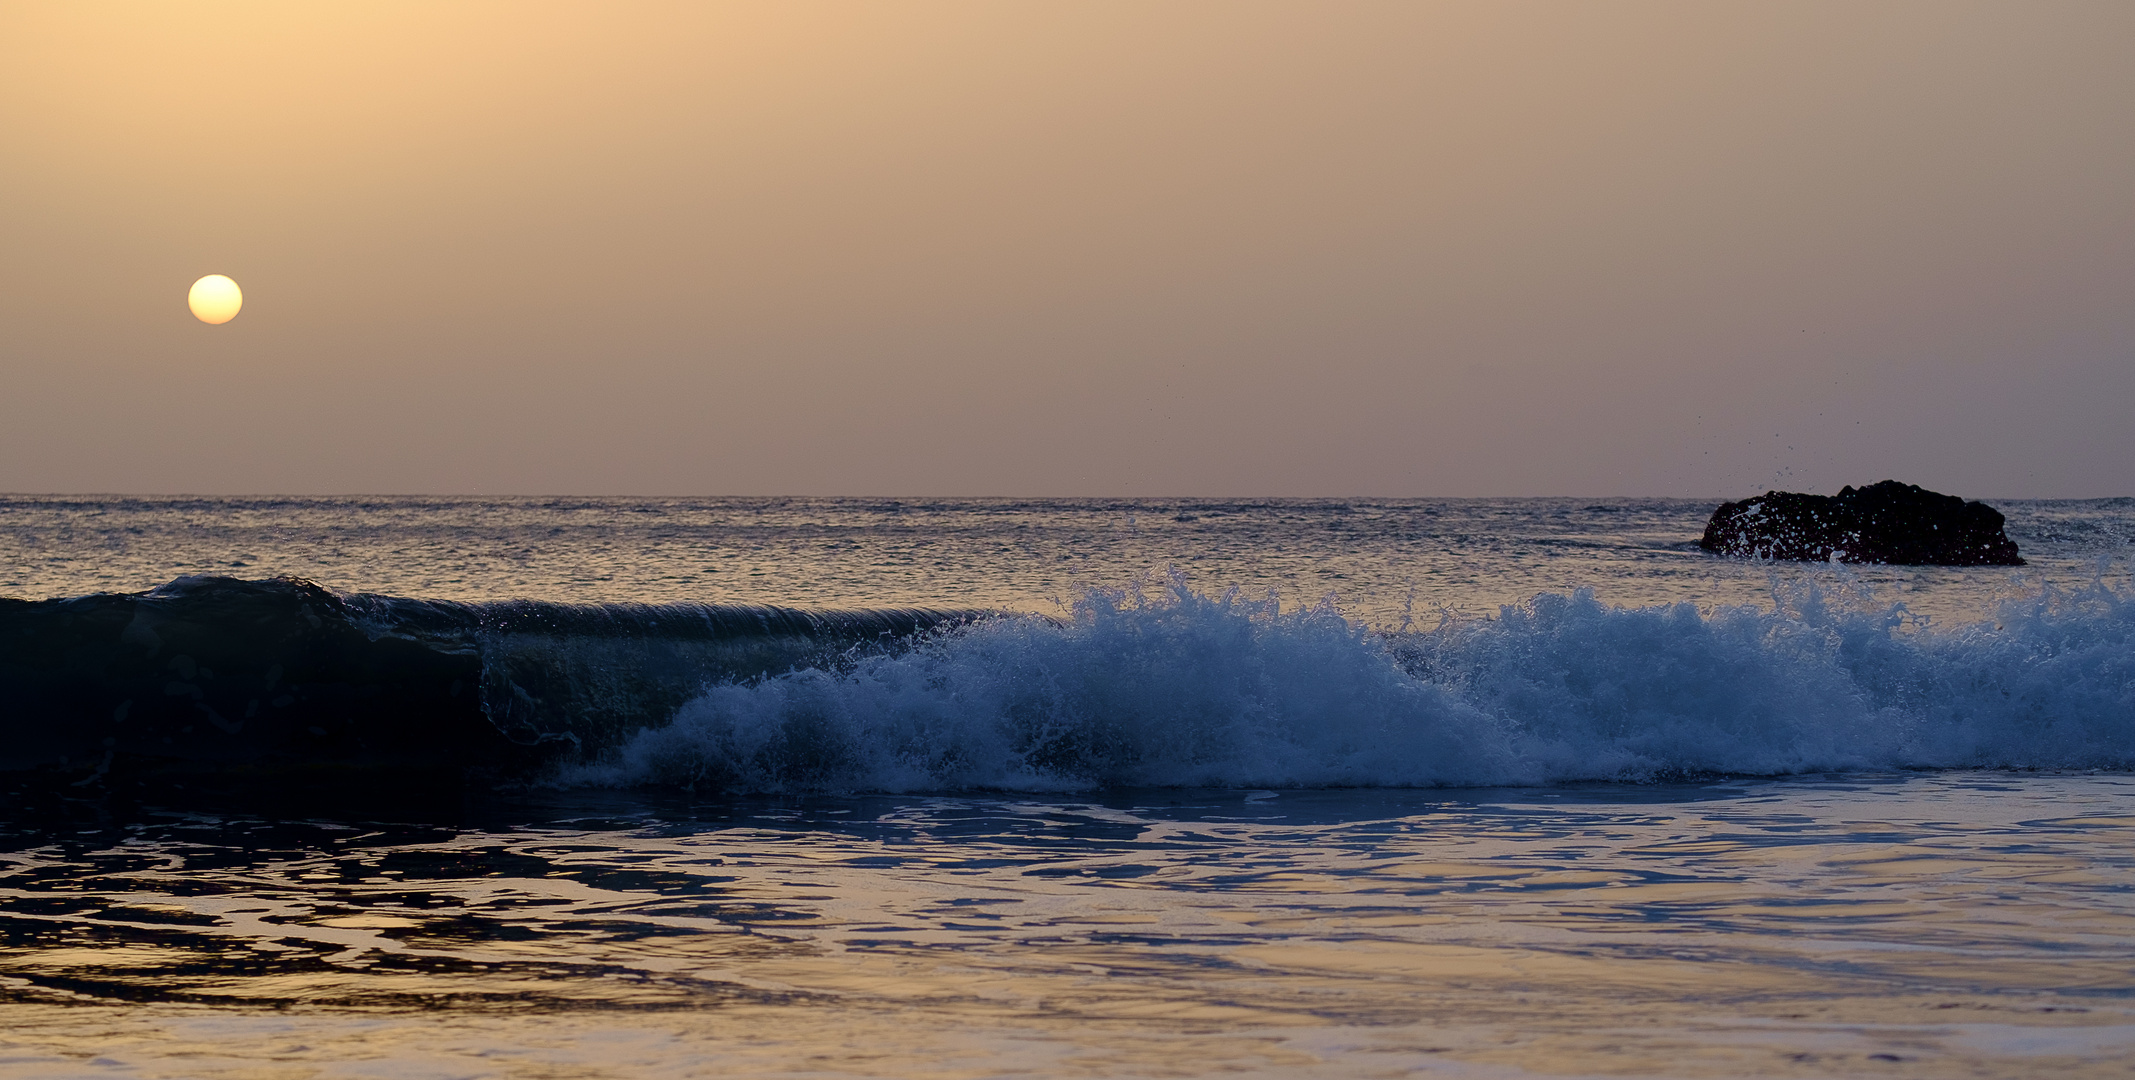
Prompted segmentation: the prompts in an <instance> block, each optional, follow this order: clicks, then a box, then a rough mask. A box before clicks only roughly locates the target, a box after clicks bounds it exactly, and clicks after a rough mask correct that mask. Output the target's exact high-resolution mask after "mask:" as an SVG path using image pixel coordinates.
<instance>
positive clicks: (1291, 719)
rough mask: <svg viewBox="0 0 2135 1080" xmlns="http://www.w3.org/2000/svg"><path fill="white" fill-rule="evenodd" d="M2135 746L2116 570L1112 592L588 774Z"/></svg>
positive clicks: (732, 704)
mask: <svg viewBox="0 0 2135 1080" xmlns="http://www.w3.org/2000/svg"><path fill="white" fill-rule="evenodd" d="M2131 764H2135V602H2131V600H2130V598H2129V596H2128V595H2127V594H2126V593H2124V592H2122V591H2118V590H2116V589H2114V588H2111V587H2109V586H2107V585H2105V584H2103V583H2097V584H2093V585H2091V586H2089V587H2087V588H2083V589H2081V590H2078V591H2075V592H2070V593H2060V592H2047V593H2042V594H2040V595H2037V596H2034V597H2032V598H2030V599H2028V600H2026V601H2024V602H2011V603H2009V604H2006V605H2004V606H2003V608H2002V610H2001V611H2000V613H1999V617H1998V621H1996V622H1994V623H1986V622H1980V623H1972V624H1964V625H1960V626H1957V627H1954V628H1950V629H1937V628H1934V627H1921V626H1917V625H1911V624H1909V623H1908V621H1907V619H1906V618H1905V613H1904V611H1903V610H1902V609H1891V608H1885V609H1880V610H1865V611H1864V610H1861V609H1859V608H1856V607H1851V606H1846V605H1841V604H1835V603H1833V602H1832V601H1831V600H1830V598H1829V597H1828V596H1827V594H1826V593H1825V592H1824V591H1823V590H1822V589H1821V588H1818V587H1816V586H1815V585H1814V584H1813V583H1812V584H1811V585H1809V586H1807V587H1804V588H1802V589H1800V590H1797V591H1796V592H1795V593H1794V594H1792V595H1787V596H1782V597H1780V598H1779V602H1778V603H1777V604H1776V605H1775V606H1773V607H1768V608H1763V609H1757V608H1723V609H1720V610H1717V611H1711V612H1703V611H1700V610H1699V609H1697V608H1696V607H1694V606H1692V605H1689V604H1679V605H1672V606H1665V607H1653V608H1639V609H1627V608H1619V607H1610V606H1607V605H1604V604H1602V603H1600V602H1599V601H1597V600H1596V599H1595V598H1594V596H1593V595H1592V594H1591V593H1589V592H1577V593H1573V594H1571V595H1559V594H1545V595H1542V596H1539V597H1536V598H1535V599H1534V600H1532V601H1530V602H1529V603H1527V604H1524V605H1520V606H1517V607H1508V608H1506V609H1504V610H1503V611H1502V612H1501V613H1500V615H1499V616H1497V617H1496V618H1492V619H1480V620H1447V621H1446V622H1445V623H1443V624H1442V625H1440V626H1438V627H1436V628H1434V629H1429V630H1424V631H1419V632H1393V633H1387V632H1375V631H1372V630H1370V629H1368V628H1366V627H1364V626H1362V625H1359V624H1357V623H1354V622H1351V621H1349V620H1347V619H1345V618H1343V617H1342V616H1341V615H1340V614H1339V613H1338V612H1336V611H1334V610H1332V609H1331V608H1327V607H1315V608H1308V609H1304V610H1290V611H1284V610H1282V609H1281V608H1280V605H1279V604H1278V603H1277V602H1275V601H1274V600H1272V599H1270V600H1261V601H1256V600H1248V599H1244V598H1241V597H1239V596H1238V595H1236V594H1235V593H1233V594H1229V595H1225V596H1219V597H1211V596H1208V595H1205V594H1202V593H1198V592H1195V591H1194V590H1193V589H1191V588H1190V587H1189V586H1188V585H1187V584H1186V583H1185V582H1184V581H1183V580H1179V579H1174V581H1173V582H1172V583H1171V584H1170V586H1169V587H1168V588H1165V589H1163V590H1161V591H1158V592H1152V593H1146V594H1145V593H1143V592H1142V591H1140V590H1135V591H1133V592H1131V593H1130V592H1126V591H1114V592H1102V591H1097V592H1091V593H1089V594H1088V595H1086V597H1085V598H1084V599H1083V600H1082V602H1080V603H1079V604H1078V605H1077V606H1076V607H1075V609H1074V611H1073V614H1072V615H1071V617H1070V618H1068V619H1066V620H1064V621H1054V620H1049V619H1036V618H1002V619H994V620H989V621H985V622H982V623H980V624H977V625H972V626H964V627H958V628H955V629H952V630H947V631H944V632H941V633H939V634H936V635H934V636H932V637H931V638H929V639H927V640H925V641H923V642H922V643H921V644H920V645H919V646H917V647H916V648H913V649H911V650H908V651H904V652H900V653H897V654H895V655H883V656H870V657H865V658H861V659H860V660H858V661H857V662H855V663H853V664H852V665H850V666H847V667H841V668H836V669H821V668H811V669H806V670H799V671H793V672H788V673H784V674H780V675H776V676H772V677H767V678H762V679H754V680H747V681H739V682H730V683H727V684H724V685H720V686H715V687H713V688H711V689H709V690H707V691H706V692H705V693H704V694H703V695H701V696H699V697H698V698H696V699H695V700H693V701H691V702H690V703H688V704H687V705H684V706H683V707H682V708H681V709H680V710H679V712H678V713H677V714H676V716H675V718H674V720H673V721H672V722H671V723H668V724H666V725H665V726H661V727H657V728H654V729H649V730H647V731H645V732H643V733H641V734H639V735H638V736H637V737H636V738H634V739H633V740H631V741H630V742H629V743H628V744H627V745H625V746H624V747H623V749H622V751H621V753H620V755H619V758H618V759H617V760H615V761H611V762H604V763H602V764H600V765H597V766H593V767H590V768H580V769H576V770H573V771H571V772H569V773H567V774H566V776H567V778H568V779H570V780H574V781H577V782H595V783H599V782H606V783H612V784H633V783H648V782H649V783H658V784H666V785H681V786H689V787H694V788H700V789H703V790H708V791H751V792H775V791H791V790H839V789H845V790H888V791H924V790H943V789H958V788H995V789H999V788H1010V789H1026V790H1040V791H1042V790H1061V789H1073V788H1087V787H1102V786H1117V785H1130V786H1155V785H1178V786H1202V785H1232V786H1277V787H1282V786H1288V787H1324V786H1365V787H1370V786H1432V785H1458V786H1475V785H1489V784H1532V783H1546V782H1564V781H1576V780H1652V779H1656V778H1666V777H1671V776H1690V775H1702V774H1730V773H1733V774H1753V775H1774V774H1785V773H1800V772H1817V771H1828V770H1834V769H1891V768H1957V767H1981V766H1992V767H2001V768H2017V769H2068V768H2126V767H2128V766H2129V765H2131Z"/></svg>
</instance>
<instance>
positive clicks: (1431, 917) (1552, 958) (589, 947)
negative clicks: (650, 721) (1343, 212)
mask: <svg viewBox="0 0 2135 1080" xmlns="http://www.w3.org/2000/svg"><path fill="white" fill-rule="evenodd" d="M2130 795H2135V781H2131V780H2130V779H2129V778H2128V777H2124V776H2027V777H2011V776H1989V775H1978V774H1975V775H1940V776H1915V777H1909V778H1906V777H1889V778H1868V779H1861V778H1855V779H1853V780H1844V781H1824V782H1816V781H1796V782H1789V783H1769V784H1756V785H1750V786H1745V787H1734V788H1727V787H1707V788H1679V789H1637V788H1616V789H1599V788H1597V789H1585V790H1578V791H1519V792H1467V793H1457V794H1447V793H1430V792H1408V793H1399V792H1346V793H1344V792H1327V793H1315V792H1290V793H1284V794H1283V795H1281V796H1280V797H1279V798H1277V799H1267V798H1266V797H1265V796H1256V797H1254V798H1253V799H1252V801H1247V800H1246V799H1245V797H1244V794H1243V793H1237V792H1190V793H1141V795H1140V796H1139V798H1134V797H1122V799H1120V800H1105V801H1103V802H1102V803H1093V802H1085V801H1081V800H1063V801H1061V802H1058V803H1044V802H1034V801H1032V800H1030V799H1028V798H1019V799H1014V800H1008V799H985V798H942V799H926V798H903V799H850V800H810V801H807V802H803V803H796V804H787V805H781V804H776V803H763V804H758V805H754V806H751V807H745V808H742V809H741V810H740V811H736V810H735V809H734V808H726V809H724V810H719V811H717V812H716V813H715V814H714V815H712V816H709V817H704V818H698V819H691V818H690V817H689V816H688V815H687V814H683V813H678V812H677V811H676V809H675V808H674V807H665V808H660V807H638V808H635V809H633V810H631V811H630V813H628V814H624V813H619V812H618V810H617V808H616V807H614V806H607V807H603V808H601V809H600V814H601V815H604V816H605V817H606V820H597V821H596V820H588V817H589V816H590V815H584V814H581V815H579V820H575V821H573V820H558V819H557V816H556V815H554V814H552V815H551V817H550V818H549V819H548V820H547V822H546V823H544V824H536V825H520V826H514V827H503V826H499V825H495V824H490V825H485V826H481V827H472V826H461V827H440V826H393V827H386V826H379V827H371V826H365V827H362V828H350V827H346V826H337V825H330V824H309V825H306V824H281V825H276V824H271V823H267V822H261V821H250V820H244V819H228V820H220V819H204V818H200V817H197V816H174V817H167V818H163V819H160V820H158V821H154V822H148V823H137V824H135V825H132V826H125V827H115V828H104V829H99V830H90V831H88V832H86V833H81V834H75V835H63V834H62V833H60V832H58V831H50V830H48V831H47V832H45V833H41V834H37V835H31V834H28V833H24V834H22V835H21V836H20V837H19V838H18V839H20V840H21V841H22V842H21V843H18V844H17V845H16V846H15V848H14V849H13V850H11V851H9V852H8V853H6V854H4V855H0V865H4V867H5V869H4V871H0V924H4V925H5V927H6V928H7V931H8V936H7V938H6V945H5V948H4V949H0V1000H4V1001H5V1004H6V1016H7V1020H8V1024H7V1028H6V1030H5V1031H4V1032H0V1076H11V1077H12V1076H40V1077H41V1076H51V1075H60V1074H65V1075H83V1076H113V1077H116V1076H132V1077H163V1076H171V1077H176V1076H187V1077H218V1078H221V1077H228V1078H239V1077H243V1078H253V1077H261V1078H266V1077H275V1078H280V1077H291V1078H295V1077H343V1076H346V1077H357V1076H378V1075H392V1076H503V1077H550V1078H560V1077H605V1076H693V1075H704V1076H710V1075H737V1074H738V1075H794V1076H799V1075H817V1076H822V1075H828V1076H842V1075H898V1076H941V1077H961V1076H971V1077H978V1076H1003V1075H1043V1076H1075V1075H1087V1076H1120V1075H1135V1076H1205V1075H1212V1074H1217V1073H1222V1074H1226V1075H1268V1076H1300V1075H1315V1076H1320V1075H1350V1076H1374V1075H1404V1074H1408V1073H1411V1072H1415V1071H1419V1070H1428V1071H1431V1072H1434V1073H1445V1074H1449V1075H1473V1076H1502V1075H1529V1074H1540V1075H1606V1076H1738V1075H1761V1076H1855V1075H1889V1076H1948V1075H1953V1074H1963V1075H1979V1076H2036V1075H2046V1074H2052V1075H2070V1076H2085V1075H2100V1076H2103V1075H2124V1074H2125V1065H2124V1062H2125V1060H2126V1059H2127V1058H2128V1056H2129V1055H2130V1054H2131V1053H2135V1024H2131V1023H2130V1013H2131V1009H2130V1003H2131V996H2135V889H2131V888H2130V886H2131V885H2135V870H2131V867H2135V811H2131V810H2130V805H2131V804H2130V803H2129V802H2128V800H2129V797H2130ZM562 816H564V817H566V818H567V817H569V816H570V815H562Z"/></svg>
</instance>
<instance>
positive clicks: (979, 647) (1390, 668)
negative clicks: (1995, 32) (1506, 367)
mask: <svg viewBox="0 0 2135 1080" xmlns="http://www.w3.org/2000/svg"><path fill="white" fill-rule="evenodd" d="M1716 502H1717V500H1659V499H1477V500H1371V499H1349V500H1198V499H1194V500H1180V499H1164V500H1158V499H1140V500H1135V499H1115V500H1008V499H994V500H917V499H902V500H892V499H801V498H793V499H740V498H736V499H649V498H646V499H625V498H604V499H532V498H476V497H467V498H415V497H410V498H340V499H326V498H286V499H272V498H117V497H73V496H10V497H0V597H13V598H16V599H13V600H0V693H4V694H5V695H6V697H5V701H4V703H0V710H4V711H0V716H4V720H0V735H4V742H0V799H4V800H5V805H6V806H7V808H8V809H7V812H6V813H5V815H4V816H0V927H4V928H5V931H6V936H5V939H4V941H0V1003H4V1007H5V1013H4V1015H5V1017H6V1020H7V1023H6V1024H5V1025H4V1026H0V1077H77V1076H78V1077H99V1078H105V1077H129V1078H132V1077H140V1078H150V1077H218V1078H219V1077H229V1078H239V1077H243V1078H255V1077H259V1078H266V1077H274V1078H280V1077H290V1078H298V1077H304V1078H311V1077H334V1078H341V1077H349V1078H354V1077H423V1078H431V1077H435V1078H440V1080H442V1078H447V1077H453V1078H458V1077H526V1078H535V1077H540V1078H564V1077H573V1078H575V1077H589V1078H590V1077H640V1076H650V1077H670V1076H672V1077H685V1076H776V1077H788V1076H790V1077H856V1076H868V1077H874V1076H886V1077H921V1076H924V1077H996V1076H1047V1077H1050V1076H1080V1075H1088V1076H1106V1077H1116V1076H1132V1077H1140V1076H1150V1077H1155V1076H1167V1077H1170V1076H1182V1077H1198V1076H1270V1077H1288V1076H1301V1077H1302V1076H1314V1077H1317V1076H1358V1077H1364V1076H1407V1075H1447V1076H1460V1077H1525V1076H1550V1077H1559V1076H1642V1077H1643V1076H1670V1077H1673V1076H1681V1077H1706V1076H1773V1077H1794V1076H1803V1077H1811V1076H1846V1077H1853V1076H1900V1077H1902V1076H1921V1077H1947V1076H1981V1077H1999V1076H2008V1077H2020V1076H2021V1077H2031V1076H2039V1075H2056V1076H2061V1075H2066V1076H2124V1075H2128V1074H2129V1073H2130V1072H2131V1071H2135V1069H2131V1067H2130V1066H2129V1064H2128V1062H2130V1061H2131V1060H2135V1022H2131V1017H2135V802H2131V798H2135V581H2131V579H2130V564H2129V559H2128V556H2129V554H2130V552H2129V543H2130V541H2131V539H2135V499H2115V500H2091V501H2016V500H2012V501H1999V500H1997V501H1995V505H1996V506H1997V507H1998V508H1999V509H2001V510H2002V511H2003V512H2004V513H2005V514H2006V515H2007V518H2008V531H2009V535H2010V536H2011V537H2012V538H2013V539H2014V540H2016V542H2017V543H2018V545H2019V547H2020V548H2021V550H2022V553H2023V555H2024V557H2025V559H2026V560H2027V563H2028V565H2026V566H2023V567H1991V568H1939V567H1891V566H1849V565H1839V564H1813V565H1804V564H1788V563H1770V562H1759V561H1754V560H1734V559H1722V558H1717V557H1713V556H1709V555H1706V554H1705V553H1703V552H1702V551H1700V550H1699V549H1698V548H1697V546H1696V540H1697V538H1698V536H1699V534H1700V532H1701V530H1702V528H1703V525H1704V522H1705V518H1706V515H1708V514H1709V513H1710V512H1711V510H1712V508H1713V506H1714V505H1715V504H1716Z"/></svg>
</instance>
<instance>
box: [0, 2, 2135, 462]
mask: <svg viewBox="0 0 2135 1080" xmlns="http://www.w3.org/2000/svg"><path fill="white" fill-rule="evenodd" d="M2131 42H2135V4H2129V3H2126V2H2125V0H2108V2H2101V3H2061V2H2052V0H2026V2H2022V3H2016V2H2009V3H1991V4H1988V3H1970V2H1965V0H1932V2H1920V3H1910V2H1879V3H1861V2H1857V0H1847V2H1843V3H1819V2H1814V0H1801V2H1789V3H1784V4H1779V3H1766V2H1756V3H1726V2H1711V0H1698V2H1683V3H1643V2H1635V0H1616V2H1610V3H1579V4H1574V3H1561V4H1559V3H1520V2H1514V0H1490V2H1478V3H1428V2H1422V0H1401V2H1395V3H1370V2H1349V3H1325V2H1296V3H1264V2H1256V0H1212V2H1184V0H1180V2H1152V0H1134V2H1117V3H1115V2H1105V0H1076V2H1072V3H1068V2H1057V3H1046V2H1038V0H1033V2H1029V3H1000V2H980V3H935V2H930V0H901V2H897V3H850V4H847V3H812V2H808V0H779V2H776V3H768V2H767V3H748V4H717V3H687V4H650V3H607V2H604V3H597V4H596V3H584V4H541V3H532V2H514V3H502V4H486V3H456V4H438V3H408V4H401V3H390V2H378V0H367V2H363V3H347V4H334V3H323V2H322V3H306V4H286V3H280V2H261V3H215V2H205V3H184V4H180V3H168V4H125V3H112V4H95V5H89V4H60V3H51V4H29V3H6V4H0V255H4V258H0V491H13V492H124V493H142V494H148V493H200V494H238V493H251V494H267V493H277V494H307V493H316V494H342V493H461V494H617V495H625V494H632V495H639V494H642V495H661V494H671V495H727V494H733V495H746V494H855V495H868V494H878V495H943V496H948V495H1023V496H1047V495H1051V496H1074V495H1123V496H1134V495H1146V496H1196V495H1201V496H1255V495H1258V496H1472V495H1594V496H1608V495H1680V496H1697V497H1710V496H1725V497H1741V496H1743V495H1747V494H1754V493H1757V492H1761V491H1763V490H1765V489H1767V488H1774V487H1777V488H1784V489H1791V490H1807V491H1823V492H1831V491H1835V490H1837V488H1838V487H1839V486H1841V485H1844V484H1865V483H1872V482H1874V481H1878V480H1882V479H1886V478H1896V479H1901V480H1906V481H1910V482H1915V483H1920V484H1924V485H1926V486H1929V487H1932V488H1936V489H1939V490H1944V491H1949V492H1952V493H1956V494H1962V495H1966V496H1968V497H2003V498H2019V497H2095V496H2117V495H2135V423H2131V422H2130V414H2131V410H2135V62H2131V61H2130V52H2129V48H2130V43H2131ZM214 273H219V274H227V275H229V276H230V277H232V278H234V279H235V280H236V281H237V282H238V284H239V285H240V286H241V287H242V288H243V289H244V298H245V304H244V309H243V311H242V313H241V314H239V315H238V316H237V318H236V319H234V320H232V321H231V322H229V323H227V324H224V325H220V326H210V325H207V324H204V323H202V322H199V321H197V320H195V319H194V318H193V317H192V316H191V315H190V314H189V313H188V312H187V310H186V305H185V298H186V292H187V289H188V288H189V287H190V286H191V284H192V283H193V281H194V280H195V279H197V278H199V277H200V276H202V275H205V274H214Z"/></svg>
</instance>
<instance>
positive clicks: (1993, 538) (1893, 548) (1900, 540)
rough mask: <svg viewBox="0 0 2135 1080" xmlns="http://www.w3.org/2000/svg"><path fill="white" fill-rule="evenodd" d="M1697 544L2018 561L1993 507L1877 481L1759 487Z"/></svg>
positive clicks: (1861, 558) (1794, 553)
mask: <svg viewBox="0 0 2135 1080" xmlns="http://www.w3.org/2000/svg"><path fill="white" fill-rule="evenodd" d="M1698 546H1699V547H1702V548H1704V549H1705V550H1707V551H1711V552H1716V553H1718V554H1721V555H1738V556H1744V557H1752V558H1765V559H1801V560H1809V561H1815V562H1823V561H1825V560H1827V559H1830V558H1832V557H1833V556H1836V557H1837V558H1838V560H1839V561H1840V562H1850V563H1900V564H1907V565H1915V566H1918V565H1930V566H2022V565H2024V560H2023V557H2022V556H2020V555H2018V554H2017V552H2016V542H2015V541H2013V540H2011V539H2009V537H2008V535H2007V534H2006V533H2004V532H2003V531H2002V515H2001V511H1999V510H1996V509H1994V508H1993V507H1991V506H1988V505H1987V504H1986V503H1983V502H1966V501H1964V500H1963V499H1960V498H1958V497H1957V496H1955V495H1943V494H1940V493H1938V492H1933V491H1929V490H1927V489H1926V488H1923V487H1921V486H1919V485H1917V484H1901V483H1899V482H1897V481H1896V480H1885V481H1883V482H1882V483H1880V484H1870V485H1869V486H1867V487H1864V488H1852V487H1848V488H1842V489H1840V491H1839V493H1838V494H1837V495H1804V494H1801V493H1799V492H1794V491H1767V492H1765V493H1764V494H1762V495H1759V496H1757V497H1756V498H1754V499H1743V500H1742V501H1740V502H1731V503H1722V504H1721V505H1720V508H1719V509H1718V510H1715V511H1713V512H1712V520H1711V521H1709V522H1707V523H1706V524H1705V538H1704V539H1702V540H1700V541H1698Z"/></svg>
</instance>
